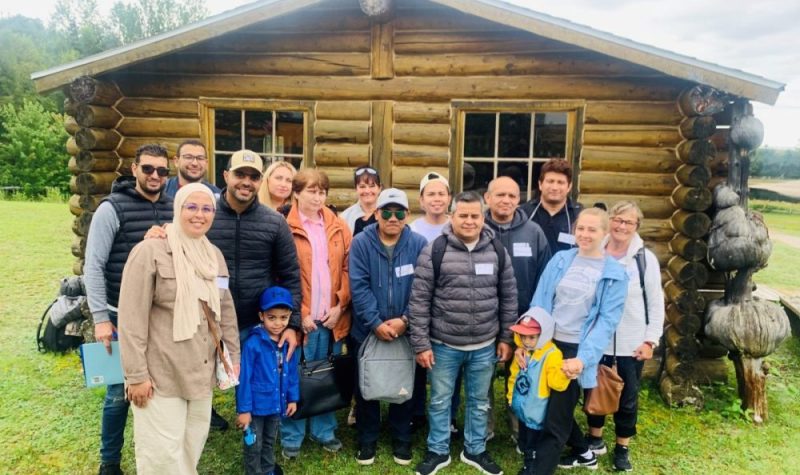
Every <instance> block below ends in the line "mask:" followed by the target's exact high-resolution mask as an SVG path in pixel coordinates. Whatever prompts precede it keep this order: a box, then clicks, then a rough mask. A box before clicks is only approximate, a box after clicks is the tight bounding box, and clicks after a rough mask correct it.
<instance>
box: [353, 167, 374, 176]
mask: <svg viewBox="0 0 800 475" xmlns="http://www.w3.org/2000/svg"><path fill="white" fill-rule="evenodd" d="M364 173H369V174H370V175H377V174H378V170H376V169H374V168H372V167H361V168H359V169H357V170H356V176H361V175H363V174H364Z"/></svg>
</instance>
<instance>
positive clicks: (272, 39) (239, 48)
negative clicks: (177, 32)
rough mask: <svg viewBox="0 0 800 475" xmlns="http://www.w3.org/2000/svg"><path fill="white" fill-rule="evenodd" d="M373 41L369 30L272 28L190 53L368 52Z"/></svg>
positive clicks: (229, 37)
mask: <svg viewBox="0 0 800 475" xmlns="http://www.w3.org/2000/svg"><path fill="white" fill-rule="evenodd" d="M370 41H371V38H370V31H369V30H364V31H322V32H309V31H297V30H295V31H293V32H286V31H284V32H272V31H269V28H262V29H261V30H258V31H253V30H251V31H250V32H233V33H228V34H226V35H223V36H219V37H217V38H212V39H210V40H207V41H204V42H203V43H202V44H201V45H199V46H195V47H194V48H193V49H191V48H190V49H189V50H188V51H187V52H194V53H202V52H203V51H215V52H216V53H218V54H231V53H238V54H242V53H245V54H254V53H255V54H259V53H261V54H263V53H297V52H309V53H311V52H313V53H369V52H370ZM124 90H125V89H124V88H123V91H124ZM184 97H186V96H184ZM253 97H264V96H253Z"/></svg>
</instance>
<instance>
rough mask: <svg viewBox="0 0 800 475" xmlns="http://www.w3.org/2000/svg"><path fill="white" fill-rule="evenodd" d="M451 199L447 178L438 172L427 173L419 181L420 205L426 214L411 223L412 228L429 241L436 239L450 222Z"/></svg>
mask: <svg viewBox="0 0 800 475" xmlns="http://www.w3.org/2000/svg"><path fill="white" fill-rule="evenodd" d="M450 199H451V195H450V183H448V182H447V179H446V178H445V177H443V176H442V175H440V174H438V173H436V172H430V173H426V174H425V176H424V177H422V181H420V183H419V205H420V208H422V211H423V212H424V213H425V214H424V215H423V216H421V217H419V218H417V219H415V220H414V221H413V222H412V223H411V224H410V225H409V227H410V228H411V230H412V231H414V232H415V233H418V234H421V235H423V236H424V237H425V239H427V240H428V242H429V243H430V242H431V241H433V240H434V239H436V238H437V237H438V236H439V235H440V234H442V229H443V228H444V226H445V225H446V224H447V223H449V222H450V217H449V216H448V215H447V210H448V209H449V208H450Z"/></svg>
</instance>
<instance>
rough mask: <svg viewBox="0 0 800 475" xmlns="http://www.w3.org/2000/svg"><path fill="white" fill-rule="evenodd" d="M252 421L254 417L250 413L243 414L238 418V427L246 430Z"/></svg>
mask: <svg viewBox="0 0 800 475" xmlns="http://www.w3.org/2000/svg"><path fill="white" fill-rule="evenodd" d="M252 421H253V416H251V415H250V413H249V412H243V413H241V414H239V415H238V416H236V427H238V428H240V429H242V430H244V428H245V427H247V426H249V425H250V422H252Z"/></svg>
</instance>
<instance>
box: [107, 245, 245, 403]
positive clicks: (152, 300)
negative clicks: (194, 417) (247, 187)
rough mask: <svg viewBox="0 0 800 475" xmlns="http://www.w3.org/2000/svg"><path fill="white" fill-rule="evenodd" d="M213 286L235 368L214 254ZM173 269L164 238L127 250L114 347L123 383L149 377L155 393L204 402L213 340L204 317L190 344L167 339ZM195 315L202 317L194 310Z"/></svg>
mask: <svg viewBox="0 0 800 475" xmlns="http://www.w3.org/2000/svg"><path fill="white" fill-rule="evenodd" d="M214 249H216V251H217V262H218V263H219V275H220V279H218V286H219V287H220V308H221V312H220V313H221V314H222V318H221V321H220V322H218V324H219V326H220V327H221V328H222V340H223V342H224V343H225V345H226V347H227V348H228V351H229V352H230V354H231V359H232V360H233V363H234V364H238V363H239V329H238V327H237V324H236V310H235V309H234V306H233V299H232V298H231V293H230V291H229V290H228V288H227V280H228V267H227V266H226V265H225V258H224V257H222V253H221V252H219V249H217V248H216V247H215V248H214ZM175 291H176V285H175V269H174V267H173V265H172V251H171V249H170V247H169V243H168V242H167V240H166V239H148V240H145V241H142V242H141V243H139V244H138V245H136V247H134V248H133V251H131V254H130V256H129V257H128V261H127V263H126V264H125V270H124V271H123V273H122V287H121V289H120V298H119V329H118V330H119V342H120V355H121V357H122V371H123V373H124V376H125V384H137V383H142V382H144V381H147V379H148V378H150V379H151V380H152V381H153V383H154V385H155V388H156V390H157V391H158V393H159V394H160V395H162V396H166V397H180V398H183V399H187V400H192V399H200V398H205V397H208V396H209V395H210V394H211V390H212V388H213V387H214V386H215V385H216V376H215V368H214V364H215V356H214V351H215V349H214V341H213V339H212V338H211V333H210V332H209V330H208V324H207V323H205V318H204V319H203V321H204V323H202V324H201V325H200V326H199V327H198V330H197V333H195V335H194V337H193V338H192V339H191V340H185V341H180V342H175V341H173V340H172V319H173V310H174V305H175ZM198 311H199V312H201V315H202V310H200V306H199V305H198Z"/></svg>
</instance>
